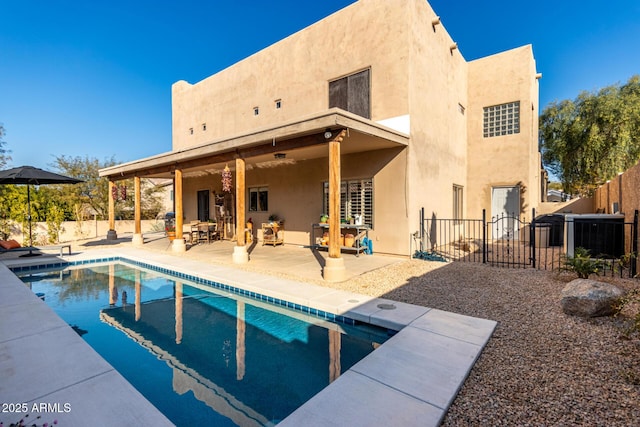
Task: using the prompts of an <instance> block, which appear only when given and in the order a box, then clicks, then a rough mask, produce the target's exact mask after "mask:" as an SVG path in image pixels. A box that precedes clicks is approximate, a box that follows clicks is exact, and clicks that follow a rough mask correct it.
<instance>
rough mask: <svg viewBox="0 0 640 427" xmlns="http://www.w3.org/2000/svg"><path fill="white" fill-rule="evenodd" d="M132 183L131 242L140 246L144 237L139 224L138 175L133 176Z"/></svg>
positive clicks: (139, 196) (139, 194)
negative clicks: (132, 218)
mask: <svg viewBox="0 0 640 427" xmlns="http://www.w3.org/2000/svg"><path fill="white" fill-rule="evenodd" d="M133 183H134V201H133V206H134V207H133V212H134V232H133V239H132V240H131V243H133V244H134V245H136V246H140V245H142V244H143V243H144V239H143V238H142V226H141V224H140V220H141V216H142V215H141V212H140V204H141V197H142V192H141V191H140V177H139V176H136V177H134V178H133Z"/></svg>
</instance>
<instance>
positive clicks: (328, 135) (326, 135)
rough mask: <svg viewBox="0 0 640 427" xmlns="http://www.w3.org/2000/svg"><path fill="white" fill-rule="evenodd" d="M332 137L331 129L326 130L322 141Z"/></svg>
mask: <svg viewBox="0 0 640 427" xmlns="http://www.w3.org/2000/svg"><path fill="white" fill-rule="evenodd" d="M332 136H333V132H331V129H326V130H325V131H324V139H331V137H332Z"/></svg>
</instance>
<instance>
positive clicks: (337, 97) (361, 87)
mask: <svg viewBox="0 0 640 427" xmlns="http://www.w3.org/2000/svg"><path fill="white" fill-rule="evenodd" d="M369 81H370V70H364V71H360V72H359V73H355V74H352V75H350V76H347V77H343V78H341V79H338V80H334V81H332V82H329V108H333V107H338V108H342V109H343V110H345V111H349V112H351V113H354V114H357V115H359V116H362V117H365V118H367V119H370V118H371V107H370V99H369V98H370V84H369Z"/></svg>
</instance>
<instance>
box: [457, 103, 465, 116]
mask: <svg viewBox="0 0 640 427" xmlns="http://www.w3.org/2000/svg"><path fill="white" fill-rule="evenodd" d="M465 110H466V108H464V105H462V104H460V103H458V111H460V114H462V115H463V116H464V112H465Z"/></svg>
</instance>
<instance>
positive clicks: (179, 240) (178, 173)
mask: <svg viewBox="0 0 640 427" xmlns="http://www.w3.org/2000/svg"><path fill="white" fill-rule="evenodd" d="M173 186H174V190H175V191H174V194H175V203H176V211H175V212H174V213H175V215H176V217H175V220H176V238H175V239H173V244H172V245H171V250H172V251H173V252H186V250H187V245H186V244H185V242H184V238H183V234H182V226H183V217H184V213H183V212H182V197H183V195H182V169H176V170H175V176H174V179H173Z"/></svg>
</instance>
